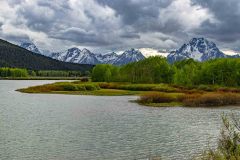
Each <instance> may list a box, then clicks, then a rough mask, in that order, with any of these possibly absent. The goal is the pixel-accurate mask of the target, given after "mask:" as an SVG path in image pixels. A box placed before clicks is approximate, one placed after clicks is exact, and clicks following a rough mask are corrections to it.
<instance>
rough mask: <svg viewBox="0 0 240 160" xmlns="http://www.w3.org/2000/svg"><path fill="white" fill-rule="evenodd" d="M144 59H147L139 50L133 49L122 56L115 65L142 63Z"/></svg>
mask: <svg viewBox="0 0 240 160" xmlns="http://www.w3.org/2000/svg"><path fill="white" fill-rule="evenodd" d="M144 58H145V57H144V56H143V54H142V53H141V52H140V51H139V50H136V49H133V48H132V49H130V50H127V51H125V52H124V53H123V54H121V55H120V56H119V57H118V59H117V60H116V61H115V62H114V63H113V64H115V65H124V64H128V63H131V62H137V61H140V60H142V59H144Z"/></svg>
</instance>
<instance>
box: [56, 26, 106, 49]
mask: <svg viewBox="0 0 240 160" xmlns="http://www.w3.org/2000/svg"><path fill="white" fill-rule="evenodd" d="M51 37H52V38H56V39H62V40H70V41H73V42H75V43H81V44H87V45H107V44H109V43H110V42H108V41H106V40H104V39H103V38H102V39H98V38H97V37H98V36H97V35H96V34H95V33H93V32H86V31H84V30H82V29H80V28H69V29H67V30H65V31H61V32H59V33H57V34H55V35H54V36H51Z"/></svg>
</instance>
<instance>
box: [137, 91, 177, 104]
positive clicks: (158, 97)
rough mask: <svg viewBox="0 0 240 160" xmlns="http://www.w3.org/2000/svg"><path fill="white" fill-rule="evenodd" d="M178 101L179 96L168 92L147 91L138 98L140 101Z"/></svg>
mask: <svg viewBox="0 0 240 160" xmlns="http://www.w3.org/2000/svg"><path fill="white" fill-rule="evenodd" d="M176 101H178V97H177V96H174V95H172V94H168V93H157V92H153V93H147V94H144V95H141V96H140V98H139V99H138V102H139V103H143V104H144V103H145V104H147V103H171V102H176Z"/></svg>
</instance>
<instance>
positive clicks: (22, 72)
mask: <svg viewBox="0 0 240 160" xmlns="http://www.w3.org/2000/svg"><path fill="white" fill-rule="evenodd" d="M86 74H87V73H84V74H82V73H81V71H55V70H40V71H33V70H27V69H22V68H8V67H4V68H0V77H36V76H38V77H80V76H82V75H86Z"/></svg>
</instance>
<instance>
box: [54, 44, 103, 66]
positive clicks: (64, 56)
mask: <svg viewBox="0 0 240 160" xmlns="http://www.w3.org/2000/svg"><path fill="white" fill-rule="evenodd" d="M50 57H52V58H53V59H56V60H59V61H64V62H71V63H79V64H98V63H100V62H99V61H98V59H97V58H96V55H95V54H94V53H92V52H90V51H89V50H87V49H83V50H80V49H78V48H70V49H68V50H66V51H63V52H55V53H52V54H51V55H50Z"/></svg>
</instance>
